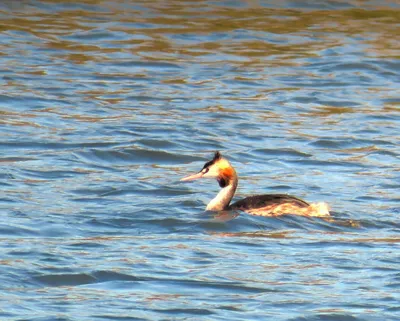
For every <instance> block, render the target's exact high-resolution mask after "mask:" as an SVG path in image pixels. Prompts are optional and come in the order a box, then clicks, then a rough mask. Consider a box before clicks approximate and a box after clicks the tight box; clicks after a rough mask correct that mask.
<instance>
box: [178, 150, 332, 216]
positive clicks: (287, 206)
mask: <svg viewBox="0 0 400 321" xmlns="http://www.w3.org/2000/svg"><path fill="white" fill-rule="evenodd" d="M200 178H215V179H216V180H217V182H218V184H219V186H220V187H221V190H220V191H219V193H218V194H217V196H216V197H215V198H213V199H212V200H211V201H210V203H208V205H207V207H206V210H207V211H235V210H239V211H243V212H246V213H248V214H252V215H260V216H278V215H284V214H293V215H302V216H319V217H322V216H329V215H330V214H329V207H328V205H327V204H326V203H324V202H320V203H308V202H306V201H303V200H302V199H300V198H297V197H295V196H291V195H287V194H266V195H255V196H250V197H246V198H244V199H242V200H240V201H237V202H235V203H233V204H231V205H229V204H230V202H231V200H232V198H233V196H234V195H235V192H236V188H237V186H238V176H237V174H236V171H235V169H234V168H233V166H232V165H231V164H230V163H229V161H228V160H227V159H226V158H224V157H223V156H222V155H221V153H220V152H218V151H217V152H216V153H215V154H214V158H213V159H212V160H210V161H209V162H207V163H205V165H204V167H203V168H202V169H201V170H200V171H199V172H198V173H196V174H192V175H189V176H186V177H184V178H182V179H181V181H193V180H196V179H200Z"/></svg>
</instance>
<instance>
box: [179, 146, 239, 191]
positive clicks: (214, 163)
mask: <svg viewBox="0 0 400 321" xmlns="http://www.w3.org/2000/svg"><path fill="white" fill-rule="evenodd" d="M199 178H216V179H217V181H218V183H219V186H220V187H225V186H227V185H228V184H229V183H230V182H232V181H233V179H234V178H236V172H235V170H234V168H233V167H232V165H231V164H230V163H229V162H228V160H226V159H225V158H223V157H222V155H221V153H220V152H216V153H215V154H214V158H213V159H212V160H210V161H209V162H207V163H205V164H204V167H203V168H202V169H201V171H200V172H198V173H196V174H193V175H189V176H186V177H184V178H182V179H181V181H193V180H195V179H199Z"/></svg>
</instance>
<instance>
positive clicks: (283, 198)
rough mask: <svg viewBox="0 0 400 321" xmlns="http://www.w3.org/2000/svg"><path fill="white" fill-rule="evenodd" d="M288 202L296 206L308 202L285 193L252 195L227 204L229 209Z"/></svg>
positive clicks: (304, 204)
mask: <svg viewBox="0 0 400 321" xmlns="http://www.w3.org/2000/svg"><path fill="white" fill-rule="evenodd" d="M286 203H290V204H293V205H294V206H297V207H300V208H302V207H308V206H310V204H308V203H307V202H305V201H303V200H301V199H299V198H297V197H294V196H290V195H286V194H267V195H254V196H249V197H246V198H244V199H242V200H240V201H237V202H235V203H233V204H232V205H230V206H229V209H232V210H234V209H239V210H248V209H257V208H262V207H266V206H271V205H281V204H286Z"/></svg>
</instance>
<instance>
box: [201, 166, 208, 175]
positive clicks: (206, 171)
mask: <svg viewBox="0 0 400 321" xmlns="http://www.w3.org/2000/svg"><path fill="white" fill-rule="evenodd" d="M208 171H209V169H208V167H206V168H204V169H203V170H202V171H201V172H202V173H203V174H207V173H208Z"/></svg>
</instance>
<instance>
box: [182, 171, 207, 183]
mask: <svg viewBox="0 0 400 321" xmlns="http://www.w3.org/2000/svg"><path fill="white" fill-rule="evenodd" d="M202 177H203V173H202V172H198V173H196V174H193V175H189V176H186V177H184V178H181V179H180V181H181V182H185V181H194V180H195V179H199V178H202Z"/></svg>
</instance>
